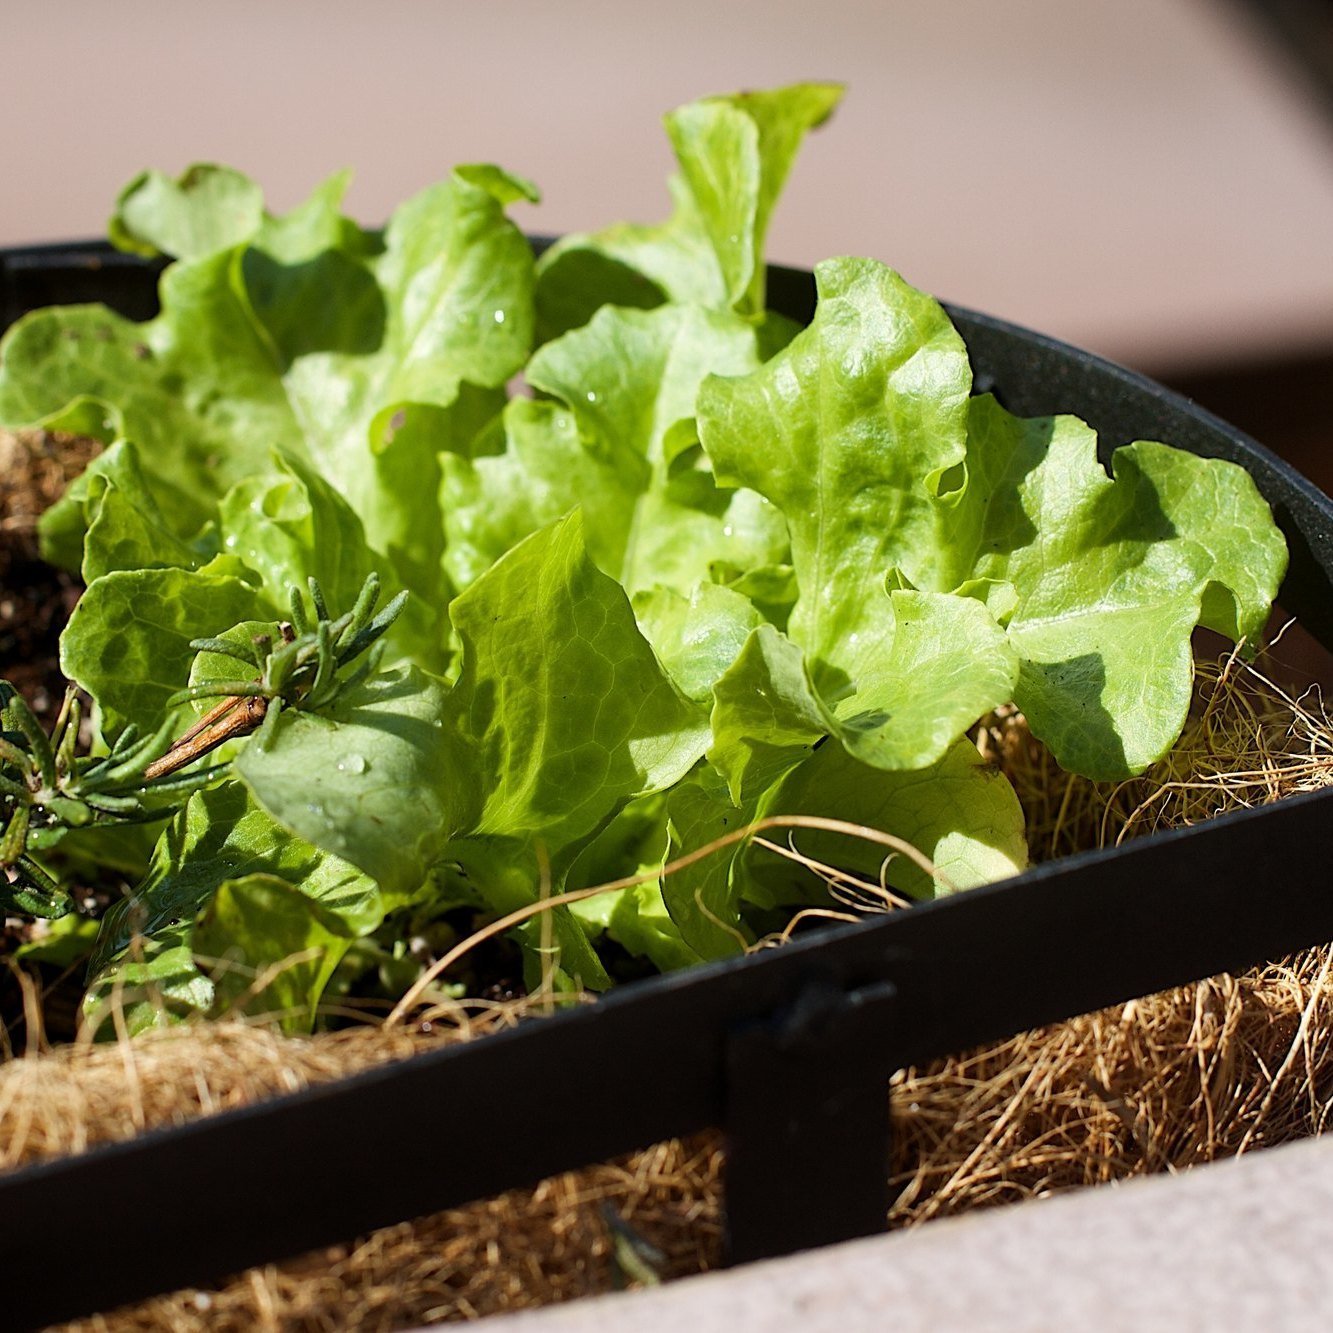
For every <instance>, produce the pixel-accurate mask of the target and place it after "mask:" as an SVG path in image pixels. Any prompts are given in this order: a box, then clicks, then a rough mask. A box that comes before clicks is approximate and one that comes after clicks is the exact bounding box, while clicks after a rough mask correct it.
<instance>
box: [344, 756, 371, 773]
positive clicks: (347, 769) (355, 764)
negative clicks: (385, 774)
mask: <svg viewBox="0 0 1333 1333" xmlns="http://www.w3.org/2000/svg"><path fill="white" fill-rule="evenodd" d="M337 767H338V772H339V773H364V772H365V771H366V769H368V768H369V767H370V765H369V764H368V763H367V762H366V758H365V756H364V755H360V754H348V755H344V756H343V757H342V758H341V759H339V760H338V765H337Z"/></svg>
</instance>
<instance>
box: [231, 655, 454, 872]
mask: <svg viewBox="0 0 1333 1333" xmlns="http://www.w3.org/2000/svg"><path fill="white" fill-rule="evenodd" d="M445 701H446V691H445V688H444V686H443V685H442V683H441V682H440V681H438V680H437V679H436V678H434V677H432V676H431V675H430V674H429V673H428V672H425V671H423V670H421V669H420V668H418V667H400V668H397V669H396V670H393V671H390V672H386V673H385V674H384V675H382V676H380V677H378V678H377V679H373V680H369V681H367V682H366V683H364V684H363V685H360V686H356V687H353V688H351V689H349V690H347V691H346V692H345V693H344V694H342V695H341V696H340V697H339V698H338V699H337V701H336V702H335V703H334V704H333V705H332V707H331V708H330V709H329V710H328V713H327V715H324V714H320V715H315V714H310V713H302V712H293V711H291V710H290V709H289V710H286V711H284V712H283V713H282V714H281V716H279V718H278V719H277V723H276V725H275V727H274V730H273V733H272V736H271V737H270V738H269V739H268V740H267V743H266V744H263V745H259V744H250V745H247V746H246V747H245V749H244V750H243V751H242V753H241V755H240V756H239V758H238V759H237V761H236V766H235V767H236V773H237V775H238V776H239V777H240V778H241V780H242V781H243V782H244V783H245V784H246V786H247V787H249V789H250V790H251V791H252V792H253V793H254V797H255V800H257V801H258V802H259V804H260V805H261V806H262V807H263V808H264V810H266V811H267V812H268V814H269V815H271V816H272V818H273V819H275V820H277V821H278V823H279V824H281V825H283V826H284V827H286V828H288V829H290V830H292V832H294V833H295V834H297V835H298V836H299V837H300V838H304V839H306V840H308V841H309V842H310V843H312V844H313V845H315V846H317V847H321V848H323V849H324V850H325V851H326V852H328V853H331V854H333V855H335V856H337V857H339V858H341V859H342V860H344V861H348V862H350V863H351V864H352V865H354V866H357V867H359V868H360V869H361V870H362V871H364V872H365V874H366V875H368V876H370V878H371V879H373V880H374V881H375V882H376V883H377V884H378V885H379V887H380V889H381V890H382V891H384V892H386V893H389V894H393V895H410V894H411V893H414V892H415V891H416V890H417V889H419V888H420V887H421V885H422V883H423V882H424V881H425V879H426V877H427V875H428V874H429V873H430V869H431V867H432V866H433V865H434V864H435V862H436V860H438V858H439V856H440V853H441V852H442V851H443V849H444V846H445V844H446V843H447V842H448V840H449V838H450V837H451V836H452V835H453V834H454V833H455V832H457V831H458V829H459V828H460V827H464V826H466V825H467V823H468V822H469V818H470V813H469V812H470V811H471V810H473V809H475V807H476V803H477V799H478V798H477V793H476V778H475V776H474V774H473V773H472V772H470V770H469V767H468V765H467V763H466V760H465V757H464V756H463V755H462V754H461V753H460V749H459V746H458V743H457V738H456V736H455V733H454V730H453V728H452V726H450V725H449V724H448V721H447V719H446V715H445V714H446V703H445Z"/></svg>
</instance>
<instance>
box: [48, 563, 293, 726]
mask: <svg viewBox="0 0 1333 1333" xmlns="http://www.w3.org/2000/svg"><path fill="white" fill-rule="evenodd" d="M238 565H239V562H236V561H232V560H229V559H228V558H226V557H223V558H222V559H220V560H218V561H215V562H214V563H213V564H210V565H206V566H205V567H204V568H202V569H173V568H162V569H120V570H114V571H113V572H111V573H109V574H106V575H104V576H103V577H102V578H99V579H97V580H96V581H95V582H94V583H93V584H92V585H91V586H90V587H89V588H88V590H87V591H86V592H85V593H84V594H83V596H82V597H81V598H80V599H79V604H78V605H77V606H76V607H75V608H74V611H73V614H71V616H70V618H69V623H68V624H67V625H66V627H65V631H64V633H63V634H62V635H61V637H60V668H61V670H62V671H63V672H64V673H65V675H66V676H67V677H68V678H69V679H70V680H72V681H75V682H77V683H78V684H79V685H81V686H82V687H83V688H84V689H85V690H87V691H88V693H89V694H91V695H92V696H93V698H94V699H95V700H96V701H97V704H98V706H99V708H100V709H101V715H102V725H103V729H104V730H105V731H106V732H107V734H108V735H113V734H115V733H117V732H119V731H120V729H121V728H122V727H123V726H124V725H125V724H126V723H129V722H132V723H134V724H135V726H137V727H138V728H139V729H140V730H141V731H142V732H143V733H144V734H145V735H152V734H153V733H154V732H155V731H157V729H158V728H159V727H160V726H161V725H162V724H163V722H164V721H166V719H167V718H168V717H169V716H171V715H172V713H173V712H174V713H175V715H176V716H177V717H178V718H179V719H180V720H181V721H182V722H183V723H185V722H187V720H191V715H190V713H189V711H188V709H187V708H186V706H184V705H178V706H177V707H176V708H175V709H169V708H168V707H167V701H168V700H169V699H170V698H171V696H172V695H173V694H176V693H177V692H178V691H180V690H181V689H182V688H183V687H184V685H185V683H186V681H187V680H188V679H189V675H190V668H191V664H192V663H193V661H194V657H195V651H194V649H193V648H191V647H190V641H191V640H192V639H199V638H206V637H210V636H215V635H218V634H221V633H223V632H224V631H226V630H228V629H230V628H231V627H232V626H233V625H235V624H237V623H238V622H240V621H245V620H254V619H264V620H267V619H270V618H272V619H273V620H275V621H276V620H277V618H278V615H277V611H276V608H274V607H272V606H271V605H269V604H268V603H267V601H266V599H265V597H264V595H263V593H262V592H260V591H259V589H257V588H255V587H253V586H251V584H250V583H248V582H245V581H244V580H243V579H241V578H239V577H237V569H238ZM239 568H240V572H248V571H245V570H244V567H243V566H240V567H239ZM266 611H267V612H268V615H265V614H264V613H265V612H266Z"/></svg>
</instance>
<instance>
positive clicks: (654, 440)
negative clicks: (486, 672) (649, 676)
mask: <svg viewBox="0 0 1333 1333" xmlns="http://www.w3.org/2000/svg"><path fill="white" fill-rule="evenodd" d="M758 365H759V359H758V355H757V353H756V349H755V335H754V330H753V329H752V328H751V327H750V326H749V325H747V324H746V323H744V321H742V320H739V319H737V318H736V317H735V316H733V315H729V314H719V313H714V312H709V311H706V310H703V309H698V308H695V307H692V306H674V305H673V306H664V307H663V308H661V309H660V310H654V311H636V310H618V309H605V310H602V311H600V312H599V313H598V314H597V315H596V316H595V317H594V319H593V320H592V322H591V323H590V324H588V325H587V326H586V327H585V328H581V329H576V330H575V331H574V332H572V333H568V334H566V335H565V336H564V337H563V338H560V339H558V340H557V341H556V342H553V343H549V344H547V346H545V347H543V348H542V349H541V350H540V351H539V352H538V353H537V354H536V355H535V356H534V357H533V358H532V361H531V362H530V363H529V365H528V368H527V371H526V372H525V375H526V379H527V381H528V383H529V384H530V385H532V386H533V388H535V389H537V390H539V391H541V392H543V393H545V394H547V395H549V396H550V401H541V402H532V401H528V400H523V399H516V400H515V401H514V402H512V403H511V404H510V405H509V408H508V410H507V411H506V414H505V429H506V448H505V452H504V453H502V454H499V455H496V456H493V457H486V456H483V457H479V458H475V459H466V458H459V457H451V456H446V457H445V458H444V460H443V463H442V466H443V477H444V484H443V491H442V499H441V503H442V507H443V508H444V511H445V529H446V532H447V534H448V539H449V545H448V549H447V552H446V556H445V563H446V567H447V569H448V571H449V574H450V576H451V578H452V579H453V580H454V582H455V584H456V585H457V586H458V587H460V588H463V587H466V586H467V585H468V584H469V583H470V582H471V581H472V580H473V579H474V578H476V577H477V575H478V574H480V573H481V572H482V571H483V570H485V569H487V568H489V566H490V565H491V564H492V563H494V561H495V560H497V559H498V558H499V557H500V556H501V555H502V554H504V552H505V551H506V550H508V549H509V548H510V547H511V546H512V545H513V544H514V543H515V542H516V541H517V540H518V539H520V538H521V537H523V536H526V535H527V534H528V533H529V532H533V531H535V530H536V529H537V528H538V527H541V526H543V525H544V524H546V523H548V522H550V521H552V520H553V519H556V518H559V517H560V516H562V515H563V514H565V513H567V512H569V510H570V509H572V508H573V507H574V506H575V505H576V504H577V505H581V506H582V509H583V512H584V516H585V520H586V522H585V532H586V535H587V542H588V550H589V552H590V553H591V555H592V557H593V559H594V560H595V561H596V562H597V564H598V565H599V566H600V567H601V569H602V570H603V571H605V572H606V573H608V574H610V575H612V576H613V577H614V578H616V579H617V580H618V581H619V582H620V583H621V584H622V585H623V586H624V587H625V588H626V590H627V591H628V592H630V593H631V594H634V593H636V592H638V591H640V590H642V589H645V588H650V587H652V586H654V585H657V584H661V585H664V586H668V587H672V588H675V589H677V590H678V591H680V592H682V593H685V594H688V593H689V592H690V591H691V590H692V589H693V587H694V586H695V585H696V584H697V583H698V582H700V581H701V580H703V579H707V578H708V577H709V575H710V568H711V566H712V565H713V564H714V563H717V562H727V563H731V564H737V565H741V566H744V567H746V568H748V567H749V566H750V565H756V564H768V563H773V562H776V561H779V560H781V559H783V558H784V557H785V554H786V532H785V526H784V524H783V522H782V519H781V517H780V516H779V515H778V514H777V512H776V511H775V510H774V509H773V507H772V506H771V505H769V504H768V503H767V502H766V501H764V500H763V499H762V498H761V497H759V496H758V495H756V494H755V493H754V492H753V491H744V490H731V489H728V490H719V489H718V487H717V486H716V485H715V484H714V482H713V479H712V477H711V475H710V474H709V472H708V471H707V469H706V466H705V467H701V466H700V465H699V464H700V463H701V462H703V461H704V460H702V456H701V455H700V453H699V451H698V450H697V449H694V448H693V447H692V446H693V442H694V432H693V428H692V427H691V426H690V425H689V421H690V418H691V417H693V415H694V405H695V398H696V395H697V393H698V389H699V385H700V384H701V383H702V381H703V380H704V378H705V377H706V376H707V375H709V374H710V373H721V374H730V375H741V374H744V373H745V372H747V371H749V370H752V369H754V368H755V367H757V366H758Z"/></svg>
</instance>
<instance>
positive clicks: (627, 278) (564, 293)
mask: <svg viewBox="0 0 1333 1333" xmlns="http://www.w3.org/2000/svg"><path fill="white" fill-rule="evenodd" d="M841 97H842V87H841V85H838V84H828V83H798V84H793V85H792V86H790V87H787V88H778V89H773V90H768V91H763V92H749V93H736V94H732V95H730V96H722V97H709V98H704V99H702V100H700V101H697V102H691V103H688V104H687V105H685V106H682V107H680V108H678V109H677V110H675V111H673V112H671V113H670V114H668V116H667V117H666V127H667V134H668V136H669V138H670V140H671V146H672V149H673V150H674V152H675V154H676V159H677V162H678V163H679V165H680V170H681V174H680V175H679V176H678V177H674V178H673V179H672V180H671V182H670V185H671V193H672V198H673V202H674V204H675V208H674V211H673V213H672V216H671V217H670V218H669V219H668V220H667V221H666V222H664V223H660V224H657V225H654V226H641V225H637V224H631V223H621V224H619V225H616V226H612V227H608V228H606V229H605V230H603V231H599V232H592V233H587V234H579V235H573V236H568V237H565V238H564V239H563V240H562V241H560V242H559V243H557V244H556V245H555V246H553V247H552V248H551V249H550V250H549V251H548V252H547V253H546V254H545V255H544V256H543V257H542V260H541V263H540V264H539V266H538V274H539V277H538V284H537V305H538V311H539V319H540V326H541V327H540V335H541V340H542V341H546V340H547V339H549V338H552V337H555V336H557V335H558V334H560V333H563V332H565V331H566V330H567V329H571V328H575V327H577V326H578V325H580V324H584V323H586V322H587V321H588V320H589V319H591V318H592V316H593V314H594V313H595V312H596V311H597V309H599V308H600V307H601V306H603V305H618V306H639V307H647V306H653V305H656V304H658V303H659V302H660V301H662V300H670V301H677V302H686V303H694V304H699V305H704V306H708V307H711V308H713V309H717V310H726V309H735V310H736V311H738V312H739V313H741V314H743V315H747V316H750V317H752V318H758V317H759V316H761V315H762V314H763V311H764V278H765V274H764V260H763V249H764V237H765V235H766V233H767V230H768V223H769V219H770V217H771V216H772V212H773V206H774V204H775V203H776V201H777V197H778V195H779V194H780V193H781V190H782V187H783V185H784V184H785V182H786V179H787V175H788V173H789V172H790V170H791V167H792V164H793V162H794V161H795V158H796V154H797V152H798V151H799V150H800V146H801V141H802V140H803V139H804V137H805V135H806V133H807V132H808V131H809V130H811V129H814V128H816V127H817V126H819V125H821V124H823V123H824V121H825V120H827V119H828V117H829V116H830V115H831V114H832V112H833V109H834V108H835V107H836V106H837V104H838V102H839V100H840V99H841Z"/></svg>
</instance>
